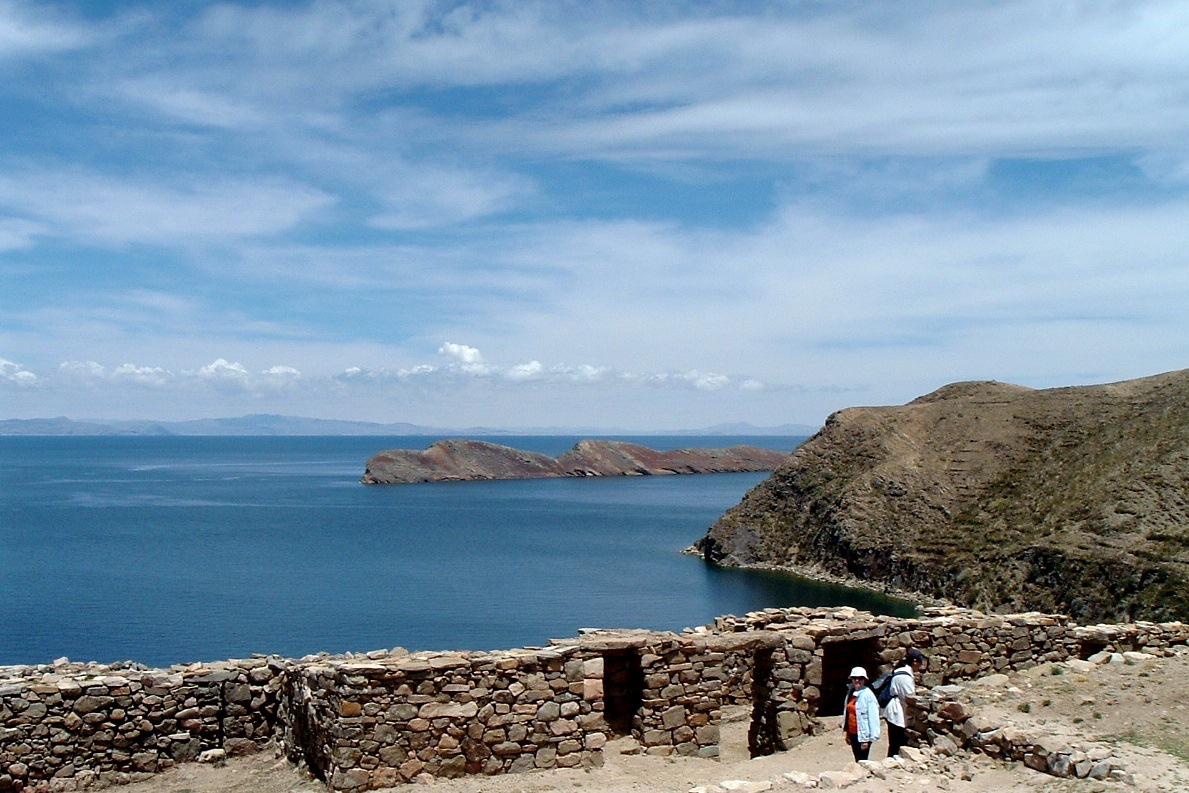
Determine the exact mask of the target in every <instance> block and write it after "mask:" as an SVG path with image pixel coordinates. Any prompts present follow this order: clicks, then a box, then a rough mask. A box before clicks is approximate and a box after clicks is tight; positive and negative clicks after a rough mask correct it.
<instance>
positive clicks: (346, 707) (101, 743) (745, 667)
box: [0, 608, 1189, 793]
mask: <svg viewBox="0 0 1189 793" xmlns="http://www.w3.org/2000/svg"><path fill="white" fill-rule="evenodd" d="M1186 641H1189V628H1187V626H1185V625H1182V624H1180V623H1172V624H1154V623H1135V624H1128V625H1099V626H1089V627H1079V626H1076V625H1074V624H1072V623H1071V622H1070V621H1069V620H1068V619H1067V618H1065V617H1062V616H1060V615H1046V614H1016V615H985V614H979V613H976V612H970V611H964V610H960V609H952V608H945V609H930V610H927V611H926V612H925V613H924V614H923V615H922V616H920V617H917V618H912V619H901V618H892V617H879V616H873V615H871V614H869V613H866V612H861V611H857V610H855V609H850V608H841V609H808V608H790V609H768V610H765V611H762V612H755V613H752V614H747V615H744V616H743V617H734V616H727V617H720V618H718V619H717V620H715V622H714V623H712V624H710V625H707V626H703V627H700V628H696V629H692V630H689V631H686V632H685V633H682V634H673V633H658V632H649V631H586V632H584V633H583V635H581V636H579V637H577V638H573V639H566V640H555V641H553V642H552V643H551V645H550V646H548V647H542V648H523V649H519V650H509V651H504V652H495V653H449V654H443V653H417V654H409V653H405V652H403V651H394V652H391V653H389V652H387V651H377V652H372V653H368V654H367V655H366V656H352V655H347V656H334V657H331V656H320V657H314V658H305V659H301V660H288V659H281V658H252V659H248V660H242V661H228V662H224V663H220V664H208V665H201V664H195V665H191V666H186V667H174V668H171V669H169V670H150V669H145V668H143V667H139V666H137V665H135V664H125V665H119V666H110V667H99V666H81V665H73V664H67V663H62V664H59V665H58V666H53V667H51V666H39V667H9V668H0V793H7V791H20V790H62V791H67V790H77V789H84V788H88V787H93V786H104V785H109V784H116V783H121V782H127V781H132V780H135V779H139V778H143V777H144V776H146V775H148V774H151V773H154V772H157V771H161V770H164V769H166V768H169V767H171V766H173V765H174V764H176V763H179V762H183V761H187V760H192V759H195V758H197V757H198V756H199V755H200V754H201V753H203V752H212V751H215V752H226V753H229V754H234V753H238V752H247V751H254V750H256V749H257V748H260V747H262V746H263V745H265V744H266V743H269V742H275V747H276V748H277V750H278V751H281V752H283V753H284V754H285V755H287V756H288V757H289V759H290V760H292V761H293V762H295V763H298V764H301V765H304V766H306V767H307V768H309V770H310V771H311V772H312V773H313V774H315V775H316V776H317V777H319V778H320V779H323V780H324V781H325V782H326V783H327V784H328V786H329V787H330V788H331V789H333V790H343V791H363V790H367V789H372V788H378V787H385V786H390V785H393V784H397V783H401V782H411V781H416V780H423V779H428V778H434V777H452V776H459V775H463V774H502V773H516V772H522V771H530V770H533V769H538V768H568V767H581V766H594V765H598V764H600V763H601V762H602V752H603V747H604V745H605V743H606V741H607V740H608V739H609V738H610V737H613V736H616V735H630V736H632V737H634V738H635V739H636V741H638V742H639V744H640V746H641V749H642V751H644V752H646V753H649V754H658V755H674V754H676V755H697V756H701V757H715V756H717V755H718V750H719V747H718V742H719V724H720V722H721V720H722V717H723V712H724V709H725V708H728V707H731V706H747V707H750V709H751V714H752V721H751V728H750V731H749V743H750V750H751V752H752V754H753V755H760V754H768V753H771V752H775V751H780V750H783V749H787V748H789V747H791V746H792V745H794V744H795V743H797V742H798V741H799V740H801V739H802V738H803V737H804V736H805V735H807V734H810V733H812V732H813V731H814V730H817V729H819V725H821V724H822V723H823V722H825V724H826V726H827V728H833V727H834V722H833V719H834V714H836V713H839V712H840V711H841V706H842V698H843V692H844V686H845V683H846V674H847V672H848V671H849V669H850V667H852V666H856V665H860V666H865V667H867V669H868V671H869V673H870V674H871V675H872V676H875V675H876V674H877V673H878V670H879V669H880V668H881V667H889V666H890V665H892V664H893V663H894V662H896V661H897V660H899V659H900V658H902V657H903V655H904V653H905V651H906V650H907V648H908V647H918V648H920V649H922V650H923V651H924V652H925V653H926V654H927V655H928V656H929V665H928V670H927V671H926V672H925V674H924V675H923V680H922V681H921V682H922V684H923V686H925V687H934V688H936V687H940V686H943V685H945V684H947V683H951V682H955V681H962V680H971V679H974V678H978V677H982V676H985V675H988V674H992V673H995V672H1008V671H1016V670H1023V669H1027V668H1029V667H1031V666H1034V665H1036V664H1040V663H1045V662H1052V661H1062V660H1065V659H1077V658H1085V657H1089V656H1090V655H1092V654H1094V653H1100V652H1104V651H1109V652H1116V651H1127V650H1146V651H1159V650H1161V649H1162V648H1167V647H1169V646H1171V645H1178V644H1185V643H1186Z"/></svg>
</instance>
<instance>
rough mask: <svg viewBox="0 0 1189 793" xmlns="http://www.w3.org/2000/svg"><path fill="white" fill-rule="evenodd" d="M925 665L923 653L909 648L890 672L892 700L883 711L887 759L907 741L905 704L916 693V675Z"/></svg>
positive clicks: (898, 752)
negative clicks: (886, 721)
mask: <svg viewBox="0 0 1189 793" xmlns="http://www.w3.org/2000/svg"><path fill="white" fill-rule="evenodd" d="M926 664H927V661H926V659H925V655H924V653H922V652H921V651H920V650H918V649H917V648H915V647H911V648H909V650H908V653H907V654H906V655H905V656H904V660H903V661H901V662H900V665H899V666H897V667H896V668H895V669H894V670H893V671H892V682H891V684H890V685H891V686H892V699H891V701H890V702H888V705H887V707H886V708H884V711H883V715H884V718H885V719H887V720H888V757H894V756H896V755H898V754H900V749H901V747H903V746H904V744H905V742H906V741H907V740H908V735H907V732H906V729H905V728H906V727H907V726H908V724H907V721H906V718H905V712H906V704H905V703H906V701H907V699H908V698H909V697H911V696H912V695H913V694H916V693H917V685H916V675H917V673H918V672H920V671H922V670H923V669H924V668H925V666H926Z"/></svg>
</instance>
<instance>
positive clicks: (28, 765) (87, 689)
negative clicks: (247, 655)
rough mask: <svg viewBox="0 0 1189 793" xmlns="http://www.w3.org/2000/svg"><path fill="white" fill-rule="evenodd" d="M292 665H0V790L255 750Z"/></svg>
mask: <svg viewBox="0 0 1189 793" xmlns="http://www.w3.org/2000/svg"><path fill="white" fill-rule="evenodd" d="M287 665H288V662H286V661H282V660H281V659H276V658H272V659H266V658H254V659H250V660H243V661H227V662H223V663H218V664H209V665H200V664H195V665H191V666H187V667H178V668H174V669H170V670H152V669H145V668H143V667H139V666H137V665H135V664H126V665H115V666H98V665H87V666H84V665H79V664H69V663H65V662H61V663H58V664H57V665H56V666H36V667H8V668H3V669H0V791H10V790H22V789H26V788H31V789H35V790H36V789H54V790H75V789H79V788H85V787H93V786H106V785H110V784H119V783H124V782H130V781H135V780H138V779H142V778H145V777H147V776H149V775H151V774H153V773H155V772H158V771H163V770H165V769H167V768H170V767H172V766H173V765H175V764H176V763H179V762H185V761H187V760H194V759H196V758H197V757H198V756H199V754H200V753H201V752H203V751H207V750H212V749H218V750H222V751H225V752H227V753H231V754H234V753H246V752H252V751H256V750H257V749H259V748H260V746H262V745H264V744H265V743H267V742H269V741H270V740H272V738H273V725H274V724H275V723H276V711H277V702H278V695H279V693H280V680H281V677H280V676H281V673H282V672H283V671H284V670H285V669H286V668H287Z"/></svg>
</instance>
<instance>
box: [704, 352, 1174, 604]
mask: <svg viewBox="0 0 1189 793" xmlns="http://www.w3.org/2000/svg"><path fill="white" fill-rule="evenodd" d="M691 550H693V551H696V552H697V553H700V554H701V555H702V556H703V557H704V558H706V559H707V560H710V561H713V562H717V563H721V564H725V565H738V566H766V567H779V568H786V569H791V570H798V571H801V572H803V573H809V574H817V575H822V576H825V577H832V578H837V579H843V580H848V581H852V582H858V583H862V584H865V585H867V586H875V587H877V588H883V589H889V590H900V591H909V592H916V593H923V594H925V595H932V596H936V597H941V598H947V599H949V600H951V601H954V602H957V603H960V604H964V605H969V606H973V607H976V608H979V609H982V610H998V611H1009V610H1019V611H1023V610H1033V609H1035V610H1044V611H1058V612H1063V613H1067V614H1070V615H1072V616H1073V617H1075V618H1076V619H1079V620H1104V621H1106V620H1117V621H1128V620H1133V619H1182V620H1184V619H1189V370H1182V371H1178V372H1171V373H1167V374H1162V375H1157V376H1154V377H1147V378H1143V379H1138V380H1130V381H1125V382H1119V383H1113V384H1108V385H1098V386H1082V387H1068V388H1054V389H1046V390H1033V389H1029V388H1024V387H1021V386H1015V385H1007V384H1004V383H998V382H964V383H955V384H952V385H947V386H945V387H943V388H941V389H939V390H937V391H935V392H933V393H931V394H928V395H926V396H923V397H920V398H918V399H916V400H914V401H912V402H910V403H908V404H907V405H903V406H895V407H856V408H849V409H846V410H842V411H839V412H837V413H835V414H833V415H832V416H831V417H830V418H829V419H828V421H827V422H826V424H825V426H824V427H823V429H822V430H821V431H820V432H819V433H818V434H817V435H815V436H813V437H812V438H810V439H809V440H808V441H806V442H805V443H804V444H802V445H801V446H800V447H799V448H798V449H797V450H796V451H795V452H794V453H793V454H792V455H791V456H790V457H789V458H788V459H787V461H786V462H785V463H784V464H783V465H781V466H780V468H778V469H777V470H776V471H775V472H774V473H773V474H772V476H771V477H769V478H768V479H767V480H766V481H765V482H763V483H761V484H760V485H758V486H757V487H755V488H754V489H753V490H752V491H751V492H750V493H748V495H747V496H746V497H745V498H744V500H743V501H742V502H741V503H740V504H739V505H738V506H736V507H734V508H732V509H731V510H730V511H729V512H728V513H727V514H726V515H724V516H723V517H722V518H721V519H720V520H719V521H718V522H717V523H716V524H715V525H714V526H713V527H712V528H711V529H710V530H709V532H708V533H707V534H706V535H705V536H704V537H703V538H702V539H701V540H699V541H698V543H696V545H695V546H694V548H693V549H691Z"/></svg>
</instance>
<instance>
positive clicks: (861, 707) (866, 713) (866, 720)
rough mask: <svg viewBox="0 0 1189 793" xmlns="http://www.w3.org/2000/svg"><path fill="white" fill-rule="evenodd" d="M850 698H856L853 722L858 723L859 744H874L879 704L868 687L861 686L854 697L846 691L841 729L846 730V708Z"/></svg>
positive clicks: (876, 736)
mask: <svg viewBox="0 0 1189 793" xmlns="http://www.w3.org/2000/svg"><path fill="white" fill-rule="evenodd" d="M852 696H857V697H858V702H856V703H855V721H856V722H857V723H858V728H859V734H858V739H859V743H875V742H876V741H878V740H879V702H878V701H876V699H875V694H874V692H872V691H871V687H870V686H863V687H862V688H860V689H859V692H858V694H857V695H856V694H855V693H854V692H853V691H848V692H847V694H846V700H844V702H843V706H842V729H844V730H845V729H846V706H847V705H848V704H849V703H850V698H851V697H852Z"/></svg>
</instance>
